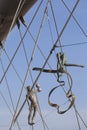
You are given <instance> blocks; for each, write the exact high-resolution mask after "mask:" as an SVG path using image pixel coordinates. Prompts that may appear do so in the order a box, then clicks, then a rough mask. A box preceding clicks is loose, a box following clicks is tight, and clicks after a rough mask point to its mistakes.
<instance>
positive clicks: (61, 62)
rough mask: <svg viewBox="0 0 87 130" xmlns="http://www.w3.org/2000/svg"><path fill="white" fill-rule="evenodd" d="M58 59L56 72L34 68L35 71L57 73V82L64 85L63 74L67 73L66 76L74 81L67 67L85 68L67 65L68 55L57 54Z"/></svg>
mask: <svg viewBox="0 0 87 130" xmlns="http://www.w3.org/2000/svg"><path fill="white" fill-rule="evenodd" d="M56 57H57V69H56V70H50V69H43V68H38V67H35V68H33V70H37V71H41V70H42V72H46V73H56V74H57V78H58V79H57V81H58V82H59V83H63V84H64V81H62V80H61V79H60V77H61V76H62V74H64V73H65V74H67V75H68V76H69V77H70V79H72V78H71V76H70V74H69V73H68V72H67V70H66V69H65V67H66V66H73V67H82V68H83V67H84V66H83V65H78V64H71V63H70V64H69V63H67V61H66V55H65V53H64V52H59V53H57V54H56Z"/></svg>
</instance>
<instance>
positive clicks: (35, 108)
mask: <svg viewBox="0 0 87 130" xmlns="http://www.w3.org/2000/svg"><path fill="white" fill-rule="evenodd" d="M36 112H37V106H35V107H34V111H33V116H32V123H33V124H34V119H35V116H36Z"/></svg>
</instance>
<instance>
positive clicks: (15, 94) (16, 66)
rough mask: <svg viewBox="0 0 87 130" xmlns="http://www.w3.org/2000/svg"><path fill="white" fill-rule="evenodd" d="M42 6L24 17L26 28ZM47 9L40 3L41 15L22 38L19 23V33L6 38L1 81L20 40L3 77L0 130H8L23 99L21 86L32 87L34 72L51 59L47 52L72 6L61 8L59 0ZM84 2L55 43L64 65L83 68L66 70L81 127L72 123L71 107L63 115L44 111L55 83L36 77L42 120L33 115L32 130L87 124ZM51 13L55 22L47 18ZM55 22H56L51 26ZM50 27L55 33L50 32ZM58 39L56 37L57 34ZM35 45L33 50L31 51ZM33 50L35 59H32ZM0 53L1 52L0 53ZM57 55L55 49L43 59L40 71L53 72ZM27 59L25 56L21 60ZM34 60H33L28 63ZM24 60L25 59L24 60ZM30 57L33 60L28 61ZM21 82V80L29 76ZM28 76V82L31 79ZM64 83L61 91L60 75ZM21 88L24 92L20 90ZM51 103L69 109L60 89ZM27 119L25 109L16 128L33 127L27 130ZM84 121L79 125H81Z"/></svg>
mask: <svg viewBox="0 0 87 130" xmlns="http://www.w3.org/2000/svg"><path fill="white" fill-rule="evenodd" d="M40 2H41V0H38V1H37V2H36V4H35V5H34V6H33V7H32V8H31V9H30V10H29V11H28V12H27V14H26V15H25V16H24V19H25V21H26V24H27V26H28V25H29V24H30V23H31V20H32V18H33V16H34V13H35V11H36V9H37V7H38V6H39V4H40ZM51 2H52V8H51V5H50V4H47V0H43V3H42V5H41V7H40V9H39V10H38V12H37V15H36V16H35V18H34V20H33V22H32V23H31V25H30V28H29V30H28V32H27V33H26V35H25V32H26V27H24V26H23V25H22V24H21V23H20V25H21V26H20V31H19V30H18V28H17V26H15V27H14V28H13V30H12V31H11V32H10V33H9V35H8V37H7V39H6V42H5V51H3V53H2V54H1V63H0V73H1V74H0V79H2V77H3V71H4V72H5V71H6V69H7V67H8V66H9V63H10V60H11V59H12V58H13V56H14V53H15V51H16V49H17V47H18V45H19V43H20V41H21V36H24V35H25V37H24V39H23V42H21V43H22V44H21V46H20V47H19V49H18V51H17V53H16V55H15V56H14V59H13V60H12V62H11V65H10V66H9V68H8V70H7V72H6V75H5V77H4V78H3V80H2V82H1V84H0V99H1V101H0V129H1V130H9V128H10V126H11V123H12V119H13V115H14V110H16V107H17V102H18V100H19V97H20V93H21V91H22V94H21V98H20V103H19V105H18V111H19V109H20V107H21V105H22V104H23V102H24V100H25V97H26V86H28V85H30V86H32V85H33V83H35V81H36V79H37V77H38V75H39V74H40V73H39V71H33V70H32V69H33V68H34V67H42V66H43V65H44V63H45V61H46V59H47V57H48V56H49V54H50V51H51V49H52V47H53V45H54V44H55V42H56V40H57V38H58V36H59V34H61V31H62V29H63V27H64V26H65V23H66V21H67V19H68V17H69V15H70V12H69V10H70V11H72V9H73V7H74V5H75V3H76V0H73V1H71V0H64V3H65V4H66V5H67V7H68V9H69V10H67V8H66V7H65V5H64V3H63V0H51ZM86 3H87V1H86V0H80V1H79V4H78V6H77V8H76V10H75V12H74V14H73V16H72V17H71V19H70V21H69V22H68V24H67V26H66V28H65V29H64V31H63V33H62V35H61V37H60V42H58V43H57V45H58V46H59V45H60V43H61V46H62V51H63V52H64V53H65V55H66V58H67V63H72V64H80V65H84V68H80V67H67V71H68V73H69V74H70V75H71V77H72V80H73V86H72V93H73V94H74V95H75V106H76V109H77V112H78V113H79V115H80V116H81V118H80V116H78V114H77V116H78V119H79V123H80V127H81V129H80V128H79V125H78V122H77V118H76V113H75V109H74V107H72V108H71V109H70V110H68V111H67V112H66V113H65V114H62V115H61V114H58V113H57V110H56V108H53V107H51V106H49V104H48V94H49V92H50V91H51V89H52V88H53V87H55V86H58V85H59V83H58V82H57V79H56V77H55V75H53V74H50V73H41V74H40V76H39V78H38V80H37V82H36V83H39V84H40V85H41V88H42V92H40V93H37V97H38V102H39V106H40V110H41V113H42V118H43V119H42V118H41V115H40V110H39V111H38V112H37V115H36V119H35V125H34V127H33V129H34V130H38V129H40V130H54V129H55V130H58V129H60V130H65V129H67V130H86V129H87V128H86V127H85V126H84V123H83V121H84V122H85V123H86V124H87V111H86V109H87V104H86V98H87V94H86V93H87V87H86V81H87V60H86V53H87V37H86V35H87V21H86V14H87V7H86V6H87V5H86ZM52 9H53V12H54V17H53V13H52ZM54 19H55V22H54ZM55 23H56V25H57V28H56V27H55ZM56 29H57V31H58V33H57V31H56ZM35 43H36V44H37V45H36V48H35V50H34V47H35V46H34V45H35ZM33 50H34V54H33ZM0 51H1V50H0ZM59 52H61V48H60V47H56V48H55V51H53V52H52V54H51V55H50V58H49V59H48V61H47V63H46V65H45V68H46V69H50V68H49V65H50V66H51V68H52V69H57V58H56V54H57V53H59ZM25 54H26V55H25ZM32 54H33V57H32ZM26 57H27V58H26ZM31 57H32V59H31ZM27 62H28V63H29V70H30V72H31V74H30V72H29V73H28V75H27V78H26V81H25V82H24V80H25V76H26V74H27V72H28V71H27V70H28V63H27ZM31 75H32V76H31ZM62 77H63V80H64V81H65V86H64V88H65V90H67V89H69V84H68V80H67V77H66V75H63V76H62ZM23 83H24V88H23V90H22V87H23ZM52 100H53V101H54V102H55V103H60V106H61V108H62V109H64V108H66V107H67V106H68V105H69V101H67V100H68V99H67V98H66V95H65V93H64V91H63V89H62V88H60V87H59V88H57V89H56V90H55V91H54V93H53V95H52ZM28 114H29V109H28V105H27V103H26V104H25V106H24V107H23V109H22V111H21V113H20V115H19V116H18V123H19V125H20V128H21V130H25V129H26V130H32V127H30V126H29V125H28V119H27V118H28ZM81 119H82V120H83V121H82V120H81ZM12 130H19V128H18V126H17V124H16V123H15V124H14V125H13V126H12Z"/></svg>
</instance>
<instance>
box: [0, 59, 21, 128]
mask: <svg viewBox="0 0 87 130" xmlns="http://www.w3.org/2000/svg"><path fill="white" fill-rule="evenodd" d="M0 62H1V65H2V69H3V73H4V66H3V63H2V60H0ZM5 81H6V84H7V89H8V93H9V96H10V99H11V103H12V107H13V110H14V104H13V99H12V95H11V92H10V87H9V84H8V80H7V78H6V76H5ZM1 95H2V94H1ZM3 99H4V101H5V103H6V105H7V107H8V108H9V110H10V107H9V105H8V104H7V102H6V100H5V98H4V96H3ZM10 112H11V110H10ZM11 114H12V112H11ZM12 115H13V114H12ZM17 126H18V128H19V130H21V129H20V126H19V123H18V121H17Z"/></svg>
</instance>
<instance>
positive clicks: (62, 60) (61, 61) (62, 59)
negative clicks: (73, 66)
mask: <svg viewBox="0 0 87 130" xmlns="http://www.w3.org/2000/svg"><path fill="white" fill-rule="evenodd" d="M56 57H57V60H58V61H57V70H58V71H57V76H58V79H57V81H58V82H59V83H61V82H64V81H61V80H60V76H62V73H64V71H65V64H66V56H65V54H64V53H63V52H59V53H57V54H56Z"/></svg>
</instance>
